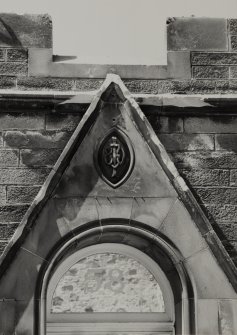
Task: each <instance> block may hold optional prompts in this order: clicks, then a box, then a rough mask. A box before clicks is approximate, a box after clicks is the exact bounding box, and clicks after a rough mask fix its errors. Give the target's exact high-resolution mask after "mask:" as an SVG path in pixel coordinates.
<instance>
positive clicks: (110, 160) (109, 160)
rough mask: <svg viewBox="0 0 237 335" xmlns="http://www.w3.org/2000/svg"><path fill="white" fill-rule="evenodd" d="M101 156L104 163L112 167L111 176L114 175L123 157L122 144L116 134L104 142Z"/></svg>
mask: <svg viewBox="0 0 237 335" xmlns="http://www.w3.org/2000/svg"><path fill="white" fill-rule="evenodd" d="M102 157H103V159H104V161H105V164H107V165H109V166H111V167H112V168H113V172H112V177H114V176H116V174H117V168H118V167H119V166H120V165H122V164H123V162H124V159H125V152H124V149H123V144H122V143H121V142H120V140H119V139H118V137H117V136H112V137H111V139H110V140H109V141H108V142H107V143H106V144H105V146H104V149H103V156H102Z"/></svg>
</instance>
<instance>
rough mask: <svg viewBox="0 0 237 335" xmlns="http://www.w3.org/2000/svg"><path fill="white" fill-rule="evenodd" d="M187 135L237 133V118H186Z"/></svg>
mask: <svg viewBox="0 0 237 335" xmlns="http://www.w3.org/2000/svg"><path fill="white" fill-rule="evenodd" d="M184 131H185V132H186V133H202V134H203V133H237V117H236V116H215V117H209V116H203V117H193V116H192V117H185V118H184Z"/></svg>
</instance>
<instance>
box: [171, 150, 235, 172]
mask: <svg viewBox="0 0 237 335" xmlns="http://www.w3.org/2000/svg"><path fill="white" fill-rule="evenodd" d="M172 158H173V159H174V162H175V164H176V166H177V167H179V168H194V169H202V168H203V169H236V168H237V154H236V153H234V152H215V151H213V152H183V153H181V152H176V153H173V154H172Z"/></svg>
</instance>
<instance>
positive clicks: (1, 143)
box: [0, 132, 3, 147]
mask: <svg viewBox="0 0 237 335" xmlns="http://www.w3.org/2000/svg"><path fill="white" fill-rule="evenodd" d="M2 146H3V134H2V133H1V132H0V147H2Z"/></svg>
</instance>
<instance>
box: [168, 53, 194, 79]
mask: <svg viewBox="0 0 237 335" xmlns="http://www.w3.org/2000/svg"><path fill="white" fill-rule="evenodd" d="M167 70H168V75H167V77H168V78H175V79H181V80H182V79H191V66H190V52H189V51H178V52H177V51H168V53H167Z"/></svg>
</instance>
